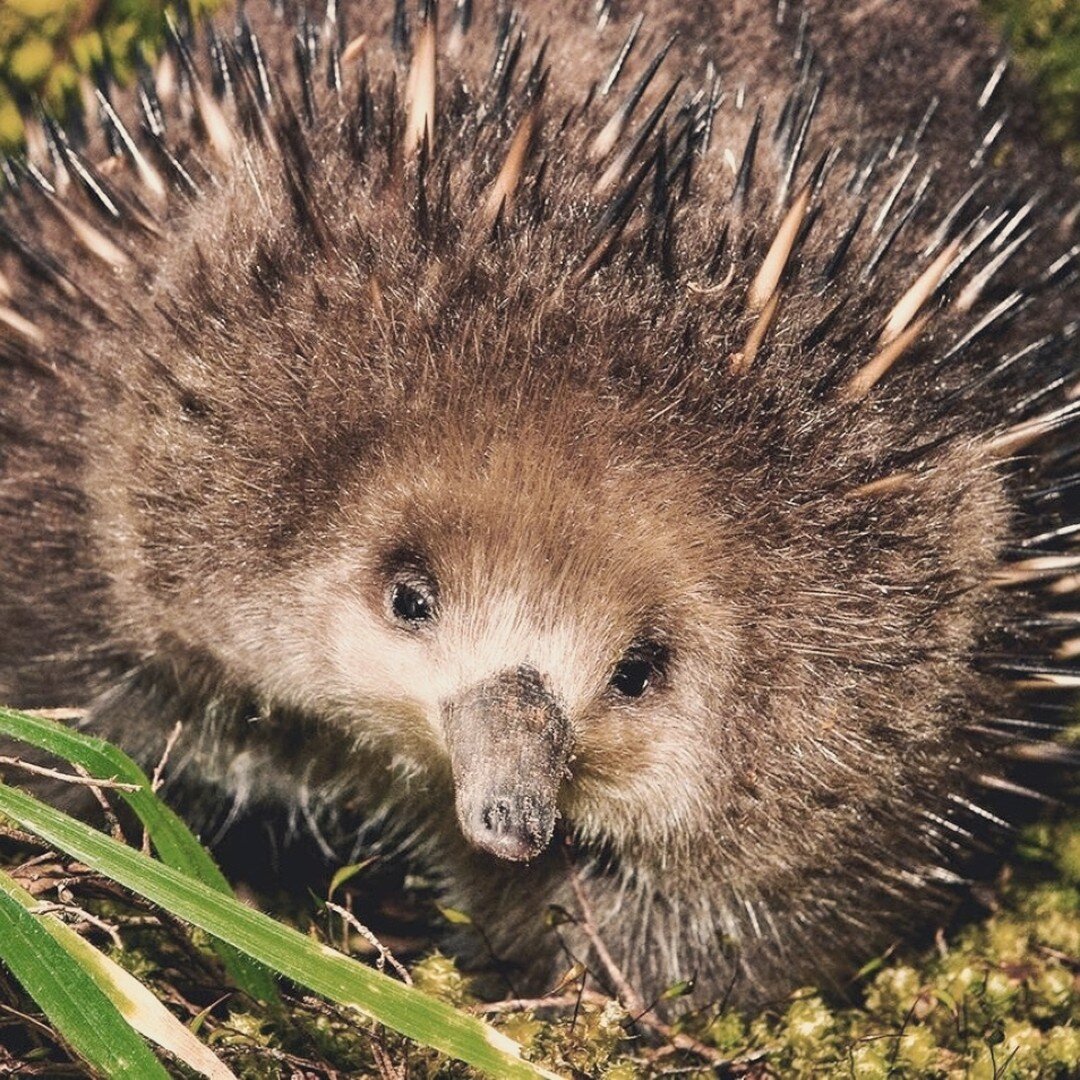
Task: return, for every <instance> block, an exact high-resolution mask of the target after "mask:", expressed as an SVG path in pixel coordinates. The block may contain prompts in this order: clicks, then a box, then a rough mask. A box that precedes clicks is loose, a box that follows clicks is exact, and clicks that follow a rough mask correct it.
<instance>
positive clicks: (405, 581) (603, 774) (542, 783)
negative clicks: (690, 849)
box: [283, 440, 734, 861]
mask: <svg viewBox="0 0 1080 1080" xmlns="http://www.w3.org/2000/svg"><path fill="white" fill-rule="evenodd" d="M543 461H544V458H543V456H542V455H540V454H539V452H538V449H537V447H536V446H535V445H533V444H532V443H531V442H530V441H529V440H526V441H525V443H524V445H513V444H509V445H506V446H504V447H501V448H500V447H495V448H493V449H490V448H489V450H488V451H487V452H486V453H485V454H484V455H483V456H482V457H481V456H479V455H478V456H476V457H474V458H473V459H472V460H469V459H468V457H467V455H463V459H462V460H460V461H447V460H446V459H445V455H443V456H441V458H440V459H439V460H437V461H436V463H434V464H429V465H427V466H424V465H423V464H418V465H417V466H416V467H415V469H409V470H403V469H402V468H401V467H400V465H395V468H394V469H393V473H394V477H395V479H394V481H393V482H390V481H389V480H388V479H387V478H385V477H377V478H376V479H374V480H371V479H369V480H367V481H365V482H364V483H363V485H362V487H363V494H362V495H361V496H358V497H357V498H355V499H353V498H350V497H347V496H346V497H345V498H343V506H344V510H343V513H342V516H341V519H340V521H339V522H338V523H337V525H336V526H335V531H336V532H337V541H336V543H335V544H334V548H333V550H332V552H331V553H330V554H329V555H328V556H327V557H325V558H324V557H321V556H320V557H318V558H316V559H315V560H314V562H313V563H312V565H311V567H310V569H309V571H308V573H307V575H306V576H305V579H304V584H303V590H304V593H305V596H306V600H305V605H306V607H307V611H306V612H305V613H304V614H303V616H302V618H303V620H304V622H305V624H306V625H307V630H306V631H305V632H304V633H303V634H297V635H296V636H295V637H294V639H293V640H294V642H295V650H296V651H295V653H294V663H295V668H294V670H292V671H288V672H283V678H284V679H285V680H287V681H288V683H289V684H290V685H291V686H293V687H295V686H296V685H297V684H300V685H304V684H305V683H307V691H308V693H309V694H310V695H311V697H312V698H315V699H316V700H317V701H318V703H319V707H320V708H321V710H322V711H331V712H333V713H335V714H337V715H339V716H341V717H342V718H343V720H342V722H343V723H345V724H349V723H350V718H351V717H357V718H360V717H362V724H361V725H360V726H361V727H362V729H363V730H364V731H365V732H369V731H371V730H372V728H373V726H374V727H377V729H380V730H381V731H382V732H383V734H384V736H385V743H386V745H390V746H392V747H393V749H394V751H395V753H396V754H397V755H398V760H399V763H400V764H402V765H403V766H405V767H406V768H410V767H411V768H414V769H421V770H424V771H425V772H428V773H432V772H433V773H435V774H437V775H446V774H447V772H449V774H450V775H451V776H452V782H453V791H454V802H455V808H456V814H457V818H458V823H459V825H460V827H461V830H462V831H463V833H464V834H465V836H466V837H467V838H468V839H469V840H470V841H471V842H472V843H473V844H475V845H476V846H478V847H479V848H481V849H483V850H485V851H488V852H490V853H492V854H494V855H497V856H500V857H502V858H506V859H510V860H515V861H516V860H526V859H530V858H532V857H534V856H536V855H537V854H538V853H540V852H541V851H542V850H543V849H544V848H545V847H546V846H547V844H548V842H549V841H550V840H551V837H552V834H553V829H554V826H555V823H556V819H557V817H559V816H560V815H562V816H563V817H564V818H567V819H568V820H569V823H570V826H571V827H574V828H577V829H579V830H582V831H584V832H585V833H589V832H593V833H597V832H599V833H600V834H601V835H603V836H605V837H612V836H614V837H616V838H618V837H619V836H620V834H623V836H624V837H625V836H630V835H637V836H640V835H642V833H643V832H644V833H646V834H649V835H652V836H657V835H663V836H666V835H669V834H670V832H672V831H674V830H676V829H678V827H679V820H680V818H681V817H682V816H683V814H684V813H685V811H686V809H687V808H688V807H689V806H690V805H691V804H693V803H694V802H696V801H700V800H702V799H703V797H704V791H703V790H702V789H701V788H700V786H699V784H698V779H699V778H702V783H704V778H705V777H706V776H707V775H708V771H709V770H708V769H707V768H704V767H703V757H702V747H703V746H705V745H706V744H709V743H714V742H715V739H711V738H709V737H708V733H707V731H706V730H705V728H704V726H703V725H704V721H703V720H702V717H703V716H704V715H705V714H706V713H707V712H708V709H707V707H706V701H707V700H708V699H710V698H711V699H713V700H717V699H719V700H722V699H723V697H724V694H725V679H726V674H727V672H728V671H729V669H730V662H729V661H730V654H731V652H732V649H733V647H734V644H733V643H734V632H733V629H732V621H733V620H732V612H731V610H730V607H729V606H728V605H726V604H725V601H724V599H723V598H722V597H719V596H717V595H715V592H714V590H713V588H712V586H711V585H710V584H709V581H708V576H707V574H706V573H705V571H704V568H703V564H702V562H701V559H700V558H699V557H698V556H697V555H696V553H695V552H694V551H693V550H692V547H688V546H685V545H680V544H677V543H675V542H673V539H672V537H673V536H677V535H679V529H678V523H679V519H681V518H682V516H683V514H684V511H683V510H682V506H683V505H684V503H685V502H686V501H692V500H687V498H686V496H687V493H686V492H685V491H684V492H682V498H681V499H680V498H678V493H676V492H675V491H674V490H671V489H670V488H669V486H668V485H666V484H664V483H663V482H662V480H660V479H659V478H656V482H655V483H654V482H652V481H650V480H647V479H646V478H645V477H643V476H641V475H640V474H634V473H629V472H628V473H625V474H619V472H618V470H617V469H616V470H606V471H604V472H600V471H599V466H598V465H597V463H596V462H595V461H594V460H590V461H589V462H588V463H586V464H585V465H584V466H583V467H582V468H581V469H579V470H578V472H577V474H576V475H575V473H574V466H573V465H568V464H567V463H566V462H565V461H564V462H562V463H560V464H558V465H555V464H554V463H550V462H549V463H548V464H547V465H542V464H541V463H543ZM402 473H405V475H406V476H407V477H408V479H403V478H402ZM635 494H636V497H635ZM665 504H666V505H665ZM684 535H685V531H684ZM312 630H314V633H312ZM305 643H314V647H315V650H316V651H312V650H311V648H310V647H309V644H305ZM449 809H450V808H449V807H447V810H448V811H449Z"/></svg>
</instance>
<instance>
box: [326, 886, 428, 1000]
mask: <svg viewBox="0 0 1080 1080" xmlns="http://www.w3.org/2000/svg"><path fill="white" fill-rule="evenodd" d="M325 903H326V907H327V909H328V910H330V911H332V912H333V913H334V914H335V915H340V916H341V918H342V919H344V920H345V922H347V923H348V924H349V926H351V927H352V928H353V929H354V930H355V931H356V932H357V933H358V934H359V935H360V936H361V937H362V938H363V939H364V940H365V941H367V942H368V943H369V944H371V945H373V946H374V947H375V948H376V949H377V950H378V953H379V960H378V965H377V966H378V968H379V970H380V971H382V970H383V967H384V966H385V965H386V964H387V963H389V965H390V966H391V967H392V968H393V969H394V970H395V971H396V972H397V973H398V975H400V976H401V981H402V982H404V983H405V985H406V986H412V976H411V975H410V974H409V973H408V972H407V971H406V970H405V968H404V967H403V966H402V965H401V964H400V963H398V961H397V960H396V959H395V958H394V954H393V953H392V952H391V951H390V950H389V949H388V948H387V947H386V946H385V945H384V944H383V943H382V942H381V941H380V940H379V939H378V938H377V937H376V936H375V935H374V934H373V933H372V932H371V931H370V930H369V929H368V928H367V927H366V926H365V925H364V924H363V923H362V922H361V921H360V920H359V919H358V918H357V917H356V916H355V915H354V914H353V913H352V912H351V911H349V910H348V908H343V907H342V906H341V905H340V904H335V903H334V902H333V901H331V900H327V901H325Z"/></svg>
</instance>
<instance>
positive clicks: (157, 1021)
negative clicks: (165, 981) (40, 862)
mask: <svg viewBox="0 0 1080 1080" xmlns="http://www.w3.org/2000/svg"><path fill="white" fill-rule="evenodd" d="M0 893H2V894H3V898H10V899H12V900H14V901H15V902H17V903H19V904H21V905H22V906H23V908H25V909H26V910H27V911H28V912H29V913H30V914H31V915H32V916H34V917H35V918H36V919H37V922H38V924H39V925H40V926H42V927H43V928H44V930H45V932H46V933H47V934H48V935H49V936H50V937H51V938H52V939H53V940H54V941H55V942H56V943H57V944H58V945H59V946H60V947H61V948H62V949H63V950H64V952H65V953H66V954H67V955H68V957H70V959H71V960H73V961H74V962H75V963H77V964H78V965H79V967H81V968H82V969H83V971H85V972H86V974H87V975H89V976H90V978H91V979H93V981H94V982H95V983H96V984H97V987H98V989H99V990H100V991H101V992H102V993H103V994H104V995H105V997H106V998H108V1000H109V1001H110V1002H111V1004H112V1005H113V1007H114V1008H115V1009H116V1011H117V1012H118V1013H119V1014H120V1016H121V1017H123V1019H124V1020H125V1021H126V1022H127V1023H128V1024H130V1025H131V1027H133V1028H134V1029H135V1030H136V1031H137V1032H138V1033H139V1034H140V1035H143V1036H144V1037H145V1038H147V1039H150V1040H151V1041H152V1042H155V1043H157V1045H158V1046H160V1047H162V1048H163V1049H165V1050H168V1051H169V1052H170V1053H172V1054H175V1055H176V1057H178V1058H179V1059H180V1060H181V1061H182V1062H184V1064H185V1065H188V1066H190V1067H191V1068H192V1069H195V1070H196V1071H197V1072H199V1073H201V1074H202V1075H203V1076H206V1077H209V1080H236V1076H235V1074H234V1073H233V1072H232V1071H231V1070H230V1069H229V1068H228V1067H227V1066H226V1065H225V1063H224V1062H223V1061H222V1060H221V1059H220V1058H219V1057H218V1056H217V1055H216V1054H214V1053H213V1052H212V1051H211V1050H210V1049H209V1048H208V1047H206V1046H204V1045H203V1044H202V1043H201V1042H199V1040H198V1039H197V1038H196V1037H195V1035H194V1033H193V1032H191V1031H190V1030H189V1029H188V1028H187V1026H186V1025H184V1024H182V1023H181V1022H180V1021H179V1020H177V1018H176V1017H175V1016H173V1014H172V1013H171V1012H169V1010H168V1009H166V1008H165V1006H164V1005H162V1003H161V1002H160V1001H158V999H157V998H156V997H155V996H154V994H153V993H152V992H151V991H150V990H149V989H147V987H145V986H144V985H143V984H142V983H141V982H139V980H138V979H136V978H135V976H134V975H132V974H131V973H130V972H128V971H125V970H124V969H123V968H122V967H121V966H120V965H119V964H117V963H116V961H115V960H112V959H110V958H109V957H108V956H106V955H105V954H104V953H102V952H100V951H99V950H98V949H95V948H94V946H93V945H91V944H90V942H88V941H86V940H85V939H84V938H82V937H80V936H79V934H77V933H76V932H75V931H74V930H73V929H72V928H71V927H70V926H68V925H67V924H66V923H64V922H61V921H60V919H58V918H57V917H56V916H55V915H51V914H46V915H38V914H37V913H36V911H35V908H37V906H38V901H37V900H35V898H34V897H33V896H32V895H31V894H30V893H28V892H27V891H26V890H25V889H24V888H23V887H22V886H21V885H20V884H19V883H18V882H17V881H16V880H15V879H14V878H12V877H11V876H10V875H9V874H6V873H4V872H3V871H2V870H0ZM7 947H8V941H7V939H6V938H5V937H3V936H0V956H3V957H4V959H5V960H6V959H7V957H6V950H7ZM47 959H48V958H47V957H42V958H41V960H42V962H43V963H44V962H46V961H47ZM49 970H50V972H52V973H55V974H57V975H59V974H63V972H61V971H60V970H59V969H57V968H50V969H49ZM35 1000H36V999H35ZM38 1004H39V1005H41V1006H42V1008H45V1006H44V1004H43V1003H42V1002H40V1001H39V1002H38ZM46 1013H47V1014H48V1015H49V1018H50V1019H51V1020H52V1021H53V1023H54V1024H55V1025H56V1026H57V1029H58V1030H60V1024H59V1022H58V1020H57V1019H56V1018H55V1017H53V1015H52V1014H51V1013H49V1012H48V1010H47V1009H46ZM68 1041H69V1042H70V1041H71V1040H70V1039H69V1040H68Z"/></svg>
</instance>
